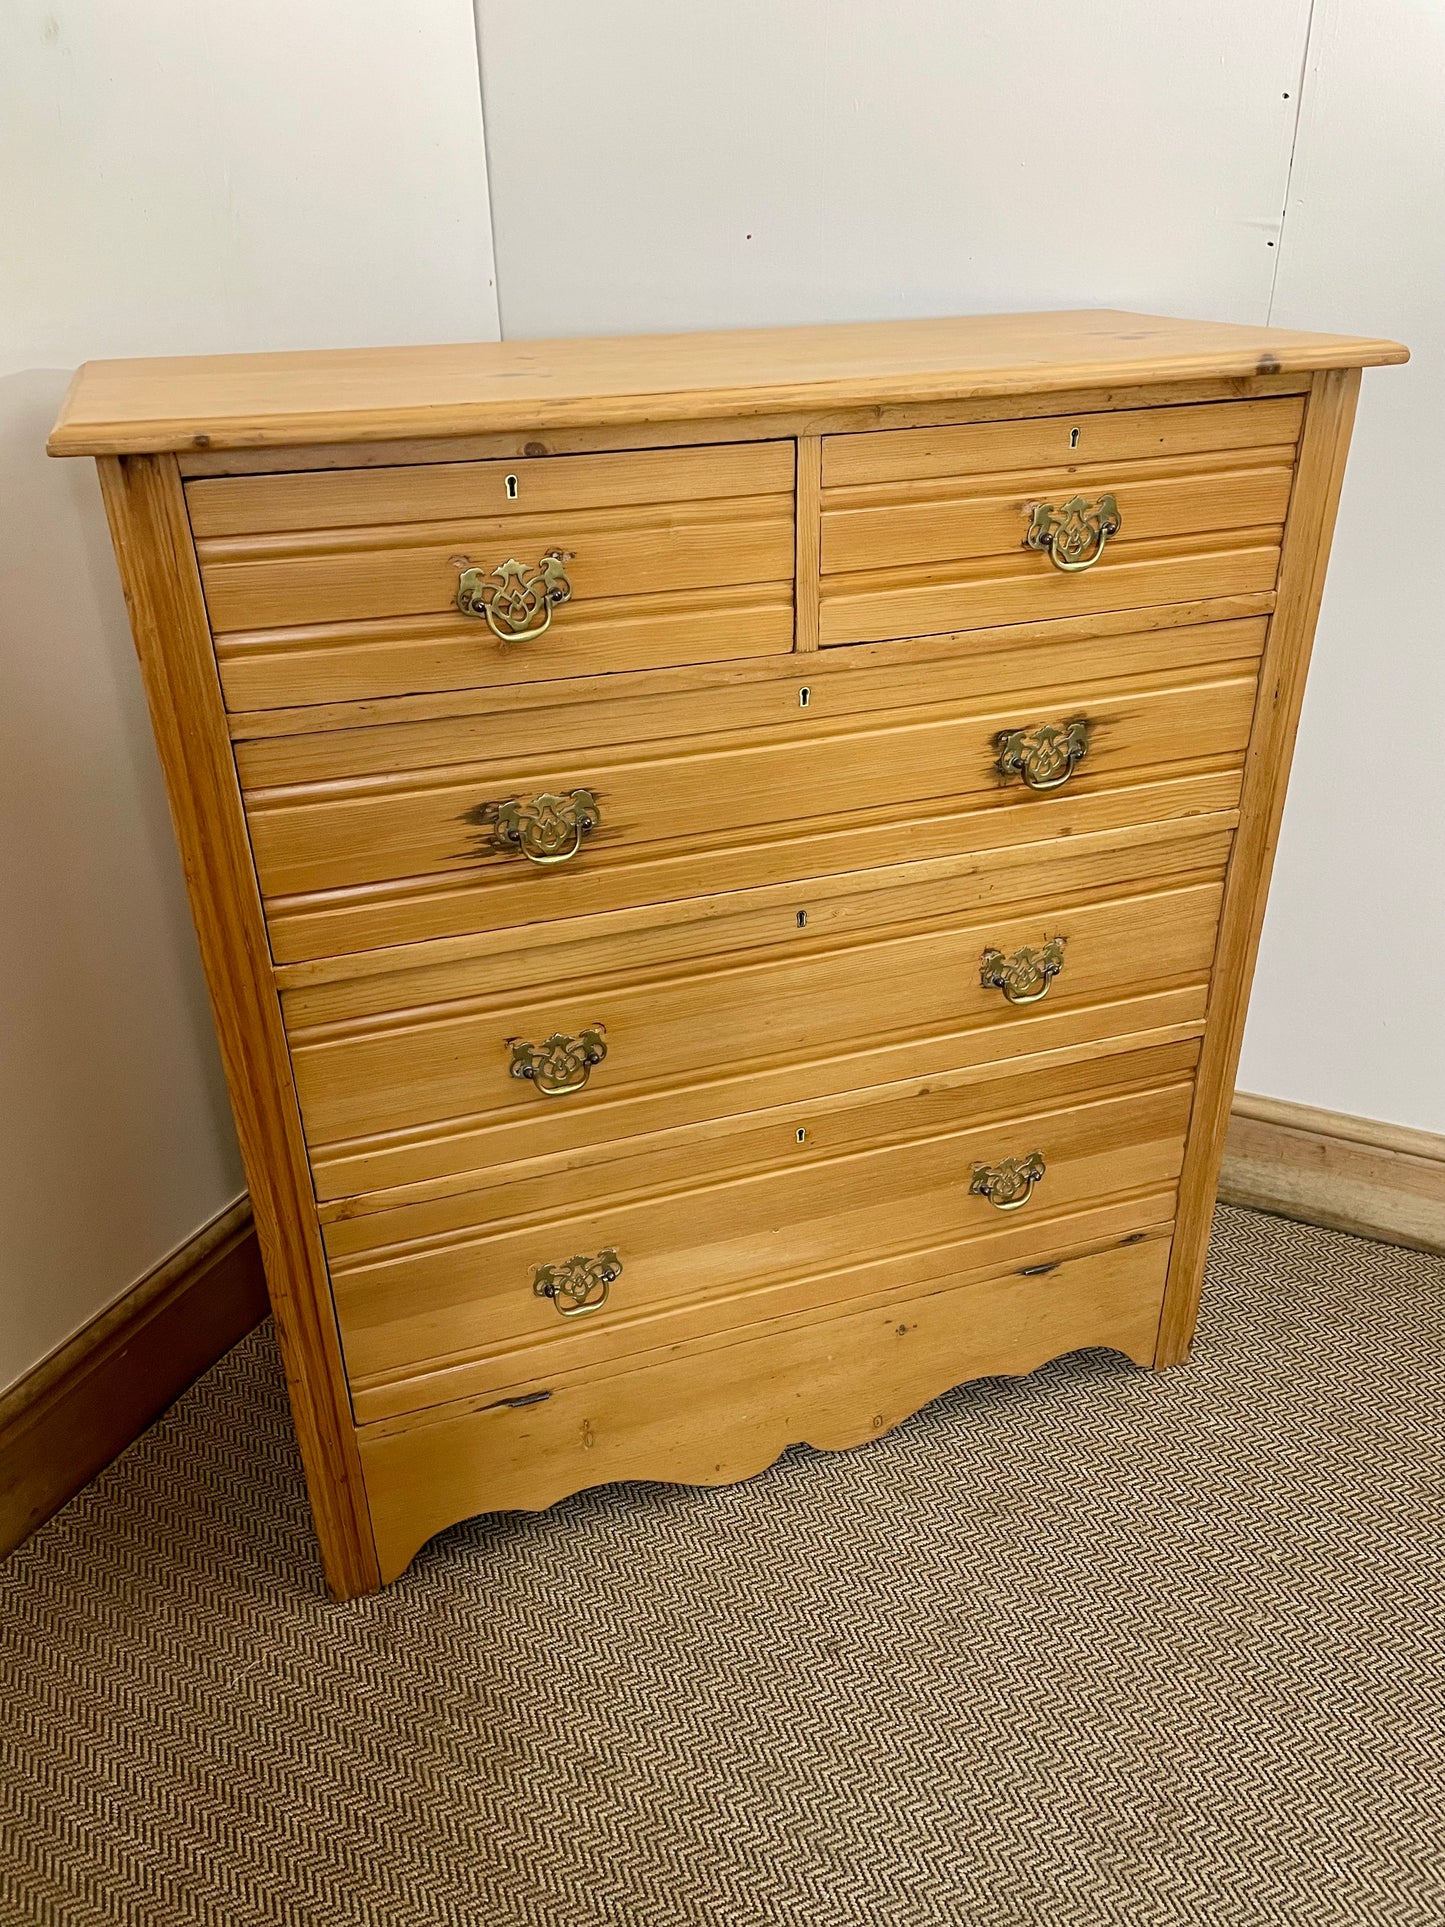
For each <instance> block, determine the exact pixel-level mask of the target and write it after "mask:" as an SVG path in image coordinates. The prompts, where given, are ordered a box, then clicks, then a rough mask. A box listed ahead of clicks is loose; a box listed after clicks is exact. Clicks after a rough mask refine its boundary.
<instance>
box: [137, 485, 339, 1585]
mask: <svg viewBox="0 0 1445 1927" xmlns="http://www.w3.org/2000/svg"><path fill="white" fill-rule="evenodd" d="M100 477H101V488H102V491H103V493H104V496H105V505H106V513H107V515H108V516H109V518H110V529H111V537H112V540H113V541H114V543H115V550H116V556H117V559H118V561H119V563H120V570H121V578H122V581H123V582H124V584H125V591H126V602H127V605H128V607H129V610H130V618H131V628H132V631H133V633H134V636H135V642H136V649H137V651H138V653H139V656H140V662H141V672H142V675H143V677H144V680H145V687H146V696H147V699H148V701H149V704H150V713H151V723H152V727H153V728H154V730H155V736H156V742H157V745H158V747H159V749H160V755H161V762H162V765H163V767H164V769H165V773H166V784H167V789H168V791H169V794H170V803H171V817H172V822H173V824H174V826H175V832H176V841H177V843H178V844H179V846H180V851H181V861H182V863H183V864H184V866H185V871H186V882H187V885H188V887H189V890H190V895H191V907H192V911H193V914H194V916H195V920H196V931H197V935H198V937H199V939H200V948H201V961H202V964H203V965H204V967H205V972H206V982H207V985H208V987H209V990H210V994H211V1007H212V1012H213V1014H214V1017H215V1021H216V1032H217V1036H218V1037H219V1039H220V1045H221V1056H222V1061H223V1062H224V1064H225V1068H226V1078H227V1083H228V1085H229V1087H230V1093H231V1104H232V1108H233V1110H234V1112H235V1117H236V1129H237V1133H238V1135H239V1137H240V1142H241V1154H242V1157H243V1158H244V1160H245V1165H246V1175H247V1180H248V1182H249V1185H250V1192H251V1202H252V1207H253V1210H254V1213H255V1221H256V1232H257V1236H258V1238H259V1240H260V1244H261V1254H262V1258H263V1261H264V1263H265V1267H266V1282H267V1286H268V1288H269V1291H270V1295H271V1304H272V1308H273V1310H274V1312H275V1316H276V1329H277V1334H278V1337H279V1340H280V1344H281V1353H282V1357H283V1359H284V1361H285V1365H286V1375H287V1382H288V1384H289V1386H290V1391H291V1408H292V1412H293V1414H294V1416H295V1421H296V1432H297V1438H298V1440H299V1442H300V1446H301V1456H302V1460H303V1462H304V1464H305V1467H306V1478H307V1486H308V1489H309V1491H310V1494H311V1504H312V1514H313V1517H314V1519H315V1522H316V1532H317V1537H318V1539H319V1541H320V1544H321V1554H322V1559H323V1561H324V1564H325V1567H326V1575H327V1579H328V1581H329V1582H330V1584H331V1587H332V1589H333V1591H334V1592H335V1593H336V1594H337V1596H338V1597H339V1598H346V1597H350V1596H351V1595H353V1594H355V1593H359V1592H367V1591H370V1590H372V1589H374V1588H375V1586H376V1584H377V1566H376V1551H375V1547H374V1545H373V1543H372V1538H371V1526H370V1520H369V1516H368V1512H367V1503H366V1495H365V1491H364V1488H363V1484H362V1479H361V1466H360V1461H359V1459H358V1457H357V1450H356V1440H355V1433H354V1430H353V1427H352V1422H351V1412H350V1402H349V1398H348V1393H347V1387H346V1377H345V1371H344V1368H343V1365H342V1359H341V1348H340V1344H339V1341H338V1339H337V1334H336V1322H335V1314H334V1312H333V1309H332V1305H331V1297H330V1291H329V1288H328V1282H327V1276H326V1261H325V1254H324V1253H323V1251H322V1248H321V1239H320V1234H319V1231H318V1229H317V1225H316V1219H315V1212H314V1207H313V1204H312V1199H311V1184H310V1175H309V1172H308V1169H307V1164H306V1150H305V1143H304V1140H303V1138H302V1135H301V1119H300V1115H299V1113H298V1111H297V1109H296V1096H295V1091H294V1089H293V1087H292V1083H291V1069H290V1063H289V1060H288V1058H287V1055H286V1044H285V1036H284V1033H283V1031H282V1028H281V1012H280V1006H279V1003H278V1001H277V997H276V992H275V988H274V986H273V984H272V982H271V969H270V966H271V959H270V953H269V951H268V950H267V947H266V934H265V925H264V923H263V921H262V916H261V905H260V900H259V897H258V895H257V889H256V877H255V871H254V869H253V868H252V863H251V854H250V850H249V848H248V846H247V841H246V830H245V821H244V817H243V815H242V812H241V801H240V792H239V790H238V788H237V785H236V773H235V767H234V765H233V763H232V759H231V756H230V754H229V751H228V749H227V747H226V736H225V716H224V711H223V708H222V703H221V691H220V686H219V683H218V682H217V680H216V668H215V660H214V657H213V656H212V653H211V645H210V637H209V635H208V633H207V630H206V622H205V610H204V606H203V604H202V600H201V587H200V578H199V576H198V574H197V571H196V563H195V556H194V553H193V551H192V548H191V543H190V531H189V527H188V525H187V522H186V514H185V503H184V500H183V498H182V493H181V481H180V477H179V475H178V474H177V472H176V466H175V462H174V461H173V460H172V459H171V458H170V457H167V456H159V457H150V456H140V457H130V458H125V459H115V460H111V459H107V460H105V461H103V462H102V463H101V464H100Z"/></svg>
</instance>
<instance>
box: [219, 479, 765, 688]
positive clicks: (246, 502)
mask: <svg viewBox="0 0 1445 1927" xmlns="http://www.w3.org/2000/svg"><path fill="white" fill-rule="evenodd" d="M794 468H795V453H794V447H793V444H792V443H791V442H753V443H738V444H731V445H727V446H722V447H712V448H700V449H691V448H684V449H641V450H632V451H627V452H623V453H618V454H611V455H552V456H542V457H536V458H530V459H517V460H514V461H507V462H502V461H483V462H459V463H438V464H433V465H426V466H418V467H410V468H383V469H343V470H331V471H323V472H306V473H300V474H287V475H255V476H228V477H217V478H214V479H206V480H200V481H193V482H191V483H189V484H188V485H187V491H186V498H187V502H188V504H189V509H190V515H191V525H192V529H193V531H194V533H195V536H196V553H197V556H198V558H199V561H200V566H201V581H202V586H203V588H204V591H205V597H206V607H207V611H208V614H209V617H210V622H211V628H212V631H213V633H214V635H215V639H216V655H217V660H218V662H219V666H220V673H221V684H222V688H223V690H224V693H225V697H226V702H227V705H228V706H229V707H230V708H231V709H242V710H244V709H265V708H282V707H287V706H290V705H294V704H304V703H320V702H342V701H348V700H352V699H356V698H373V697H386V696H398V695H405V694H410V693H415V692H420V691H436V690H446V689H463V688H471V687H485V686H488V685H495V684H505V683H515V682H531V681H538V680H546V679H549V678H553V677H564V676H579V675H587V674H591V673H594V672H596V671H606V670H617V669H639V668H647V667H651V666H653V665H656V664H665V663H696V662H710V661H716V660H720V659H727V658H736V657H744V656H757V655H767V654H773V653H778V652H783V651H786V650H788V649H790V648H791V646H792V633H793V559H794V543H795V536H794V528H793V483H794ZM464 572H467V573H466V580H465V582H464V580H463V575H464ZM463 589H465V590H466V591H467V600H468V602H469V604H470V607H471V610H472V613H470V614H467V613H463V612H462V611H461V610H460V609H459V607H458V594H459V591H460V590H463Z"/></svg>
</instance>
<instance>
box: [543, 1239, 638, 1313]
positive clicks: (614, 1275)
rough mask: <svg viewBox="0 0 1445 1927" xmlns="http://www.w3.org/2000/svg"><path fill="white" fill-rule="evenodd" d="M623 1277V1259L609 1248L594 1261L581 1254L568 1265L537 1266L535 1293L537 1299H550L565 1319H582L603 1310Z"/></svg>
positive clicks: (568, 1260)
mask: <svg viewBox="0 0 1445 1927" xmlns="http://www.w3.org/2000/svg"><path fill="white" fill-rule="evenodd" d="M621 1276H622V1260H621V1259H620V1258H619V1257H618V1255H617V1253H616V1251H615V1250H614V1249H613V1248H612V1246H611V1245H609V1246H608V1247H607V1249H606V1250H605V1251H599V1252H598V1254H597V1256H596V1257H595V1258H587V1257H584V1256H583V1255H582V1253H581V1252H578V1253H577V1254H576V1255H575V1256H573V1257H571V1258H569V1259H567V1261H566V1263H565V1264H560V1265H537V1266H536V1267H535V1268H534V1269H533V1272H532V1290H533V1293H534V1294H535V1295H536V1296H537V1297H538V1298H550V1299H551V1300H552V1303H553V1304H554V1305H555V1306H556V1307H557V1309H558V1311H559V1312H561V1314H562V1316H563V1317H564V1318H580V1317H581V1316H582V1315H583V1313H584V1312H589V1311H601V1309H602V1307H603V1306H604V1305H605V1304H606V1303H607V1294H608V1292H609V1291H610V1290H611V1289H612V1286H613V1283H614V1282H615V1280H617V1279H618V1278H620V1277H621Z"/></svg>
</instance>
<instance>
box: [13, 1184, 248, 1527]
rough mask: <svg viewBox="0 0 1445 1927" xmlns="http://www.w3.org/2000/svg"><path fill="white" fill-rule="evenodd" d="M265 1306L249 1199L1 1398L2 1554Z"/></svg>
mask: <svg viewBox="0 0 1445 1927" xmlns="http://www.w3.org/2000/svg"><path fill="white" fill-rule="evenodd" d="M266 1311H267V1302H266V1281H265V1277H264V1275H263V1273H262V1270H261V1254H260V1252H259V1250H258V1249H257V1245H256V1233H255V1229H254V1227H253V1225H252V1222H251V1206H250V1201H249V1200H248V1199H246V1198H241V1199H239V1200H238V1201H237V1202H236V1203H235V1204H233V1205H229V1206H228V1207H227V1208H226V1209H225V1210H224V1211H223V1212H221V1214H220V1215H219V1217H216V1218H213V1219H212V1220H211V1222H210V1223H209V1224H207V1225H203V1226H202V1228H201V1229H200V1230H199V1231H198V1232H197V1233H196V1235H195V1236H194V1237H193V1238H191V1239H189V1240H188V1241H187V1242H186V1243H185V1244H184V1245H182V1246H181V1248H180V1250H179V1251H176V1252H173V1253H172V1254H171V1256H170V1257H169V1258H166V1259H165V1260H163V1261H162V1263H160V1264H159V1265H157V1266H156V1268H155V1269H154V1270H153V1271H151V1272H148V1273H147V1274H146V1276H145V1277H144V1278H142V1279H141V1280H140V1282H139V1283H138V1284H136V1285H134V1286H132V1288H131V1289H130V1290H129V1291H128V1292H126V1294H125V1296H124V1297H123V1298H121V1299H120V1300H118V1302H117V1303H115V1304H113V1305H109V1306H107V1307H106V1309H105V1310H104V1311H103V1312H101V1313H99V1314H98V1315H97V1316H96V1317H95V1318H92V1319H91V1321H90V1323H89V1324H88V1325H85V1326H83V1327H82V1328H81V1330H80V1331H78V1332H77V1333H76V1334H75V1336H74V1337H73V1338H70V1339H67V1340H66V1342H65V1343H64V1344H63V1345H62V1346H60V1347H59V1349H58V1350H56V1351H54V1352H52V1353H51V1354H50V1356H49V1357H48V1358H43V1359H42V1360H41V1361H40V1363H39V1364H38V1365H36V1366H35V1367H34V1368H33V1370H31V1371H29V1372H27V1373H26V1375H25V1377H24V1378H22V1379H21V1380H20V1381H19V1383H18V1384H16V1385H14V1386H12V1387H11V1388H10V1390H9V1391H8V1392H6V1393H4V1394H3V1396H0V1555H3V1554H4V1553H7V1552H9V1551H11V1550H12V1548H13V1547H15V1546H17V1545H19V1544H20V1542H21V1541H22V1540H23V1539H26V1538H28V1537H29V1535H30V1534H31V1533H32V1532H33V1531H34V1530H35V1528H36V1526H38V1525H40V1524H41V1523H42V1521H44V1520H46V1519H48V1518H49V1517H50V1515H51V1514H52V1513H53V1512H57V1511H58V1510H59V1509H60V1507H61V1506H63V1505H64V1504H65V1502H66V1500H67V1499H69V1498H71V1497H73V1496H74V1494H75V1493H77V1492H78V1491H79V1490H80V1489H81V1487H82V1486H83V1485H86V1484H87V1483H88V1482H89V1481H90V1480H91V1479H93V1478H94V1477H95V1475H96V1474H97V1473H98V1472H100V1471H102V1470H103V1469H104V1467H105V1466H107V1465H109V1463H110V1462H111V1460H112V1459H113V1458H115V1457H116V1456H117V1455H118V1454H119V1453H121V1452H123V1451H124V1450H125V1448H126V1447H127V1446H128V1445H130V1444H131V1443H132V1442H133V1441H134V1440H135V1439H136V1438H138V1437H139V1436H140V1434H141V1433H142V1432H144V1431H145V1429H146V1427H147V1426H148V1425H150V1424H151V1423H152V1421H153V1420H155V1419H156V1418H158V1417H159V1415H160V1414H161V1413H162V1412H163V1411H164V1410H165V1409H166V1407H167V1406H168V1405H170V1404H171V1403H172V1402H173V1400H175V1399H176V1398H178V1397H179V1395H180V1394H181V1393H182V1392H183V1391H184V1390H185V1389H186V1387H187V1386H188V1385H189V1384H191V1383H192V1381H193V1380H195V1379H197V1378H199V1377H200V1375H201V1373H202V1372H204V1371H206V1370H207V1369H208V1367H210V1366H211V1365H213V1364H214V1363H215V1361H216V1360H217V1359H218V1358H220V1357H221V1356H222V1355H223V1354H224V1353H226V1352H227V1351H229V1350H230V1348H231V1346H232V1345H234V1344H235V1343H236V1341H237V1339H239V1338H242V1337H244V1336H245V1334H246V1333H247V1332H248V1331H250V1330H251V1328H252V1327H253V1326H254V1325H256V1324H259V1322H260V1321H261V1319H262V1318H264V1317H265V1315H266Z"/></svg>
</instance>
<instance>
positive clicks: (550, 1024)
mask: <svg viewBox="0 0 1445 1927" xmlns="http://www.w3.org/2000/svg"><path fill="white" fill-rule="evenodd" d="M1230 840H1231V838H1230V833H1229V831H1228V830H1214V831H1212V832H1207V831H1202V830H1201V831H1195V832H1192V833H1190V834H1188V835H1186V836H1180V837H1178V838H1173V839H1167V840H1165V839H1158V838H1156V839H1153V840H1151V841H1149V842H1145V843H1141V844H1139V845H1138V846H1136V847H1135V848H1134V849H1132V850H1131V849H1130V848H1129V847H1128V845H1127V844H1126V845H1124V846H1123V847H1113V846H1112V840H1110V839H1104V841H1105V842H1106V843H1109V844H1110V847H1109V848H1107V849H1104V850H1098V851H1089V852H1084V851H1075V850H1073V849H1071V848H1070V847H1069V846H1068V844H1065V846H1064V847H1063V848H1062V849H1059V848H1057V847H1055V846H1052V845H1043V846H1041V849H1040V853H1039V854H1038V855H1037V856H1036V857H1035V859H1034V860H1033V861H1032V862H1028V863H1019V862H1016V863H1015V864H1014V865H1013V867H1012V869H1010V868H1008V867H1006V866H1005V865H1003V864H1000V865H998V866H997V868H996V869H994V870H987V866H980V865H979V864H978V863H977V862H976V861H973V862H967V863H960V864H957V865H955V866H953V873H952V874H944V875H934V876H932V877H928V878H917V877H913V876H911V875H908V874H907V873H906V872H905V873H904V874H903V875H902V876H900V875H899V873H898V872H897V871H895V870H883V871H875V872H868V873H866V874H865V875H864V876H862V877H857V878H848V879H845V881H846V882H847V884H848V885H849V889H848V891H847V893H846V894H844V893H843V892H841V891H839V890H837V889H830V890H827V891H820V892H818V893H817V894H810V893H807V892H802V891H800V892H799V893H798V896H797V902H796V904H792V903H788V902H777V901H769V902H767V903H764V904H760V905H758V906H756V907H753V906H751V905H749V903H748V901H747V894H745V895H744V898H743V900H742V901H741V902H739V901H737V900H736V899H733V898H726V899H721V900H719V899H709V898H704V899H702V900H701V901H700V902H699V903H697V904H695V905H693V906H691V910H692V915H691V916H690V917H688V918H687V919H683V918H681V917H680V916H678V915H677V914H676V913H674V915H673V916H672V918H671V919H670V920H669V921H668V922H667V923H666V924H662V925H659V926H658V927H657V928H655V929H652V930H641V931H637V930H633V931H629V932H627V933H624V934H619V935H618V936H616V937H614V938H612V939H610V940H609V939H607V938H605V937H603V936H600V935H599V934H598V933H597V932H596V931H595V930H594V931H589V933H588V934H587V935H586V936H583V937H569V934H568V930H567V926H566V925H565V924H563V925H561V926H559V927H558V929H557V930H556V932H555V933H554V938H553V941H552V942H551V943H550V944H549V945H548V946H547V947H546V948H545V949H544V950H541V951H537V950H532V949H515V948H510V947H509V946H508V945H507V944H506V942H505V940H503V941H500V942H497V943H493V944H490V945H489V946H488V948H487V950H486V951H485V952H484V953H480V954H477V955H474V956H472V957H469V958H467V959H465V960H448V961H441V962H433V963H428V962H427V961H426V959H425V957H424V955H420V956H418V955H413V956H412V957H411V960H410V962H409V963H407V965H406V967H405V968H398V969H397V970H395V971H393V972H390V973H387V974H384V975H379V974H371V975H367V976H364V977H358V978H354V979H349V980H347V979H343V980H342V981H339V982H335V983H325V984H320V985H317V986H315V987H311V988H307V987H305V986H302V987H299V988H297V989H295V990H288V991H286V992H285V993H284V994H283V998H282V1006H283V1011H284V1015H285V1020H286V1025H287V1031H288V1035H289V1038H290V1043H291V1050H292V1065H293V1069H294V1072H295V1078H296V1089H297V1094H298V1097H299V1099H300V1103H301V1113H302V1121H303V1124H304V1127H305V1132H306V1137H307V1142H308V1145H309V1148H310V1154H311V1164H312V1172H313V1176H314V1179H315V1184H316V1192H317V1196H318V1197H320V1198H322V1199H331V1198H339V1197H346V1196H350V1195H354V1194H356V1193H358V1192H362V1191H373V1190H380V1189H384V1188H386V1187H388V1186H394V1185H403V1184H413V1183H418V1182H421V1181H424V1180H429V1179H436V1178H443V1177H450V1176H455V1175H458V1174H462V1173H466V1172H469V1171H475V1170H480V1169H483V1168H486V1167H490V1166H494V1165H497V1164H501V1163H504V1162H507V1161H509V1160H516V1159H529V1158H539V1157H547V1156H554V1155H556V1154H559V1153H572V1152H576V1151H579V1150H583V1149H586V1148H588V1147H597V1148H598V1149H599V1150H600V1149H602V1148H604V1147H605V1146H606V1145H607V1144H608V1143H609V1142H613V1141H616V1140H618V1139H621V1138H636V1137H639V1136H641V1135H642V1134H644V1133H656V1132H664V1131H669V1130H673V1129H676V1128H679V1127H684V1126H695V1125H698V1124H702V1123H707V1122H711V1121H713V1120H717V1119H722V1118H728V1117H733V1116H737V1115H738V1114H740V1113H744V1112H750V1111H754V1110H759V1109H763V1108H765V1107H767V1106H769V1105H777V1104H787V1103H795V1102H798V1101H800V1100H802V1099H807V1098H814V1097H827V1096H832V1095H835V1094H837V1093H841V1092H844V1091H847V1090H850V1089H857V1088H859V1087H860V1086H864V1085H871V1084H881V1083H887V1082H892V1081H895V1080H898V1079H901V1078H905V1077H908V1076H913V1075H925V1074H929V1073H938V1074H943V1073H947V1072H954V1071H959V1070H961V1069H964V1068H966V1067H968V1066H970V1065H976V1064H980V1063H986V1062H988V1061H990V1060H992V1059H997V1058H1000V1057H1021V1056H1025V1055H1027V1054H1029V1053H1030V1052H1038V1051H1053V1050H1065V1049H1074V1048H1077V1047H1079V1046H1081V1045H1085V1044H1088V1043H1092V1042H1097V1041H1098V1040H1100V1039H1105V1038H1110V1037H1120V1036H1124V1035H1127V1034H1128V1033H1130V1032H1139V1031H1145V1030H1151V1029H1155V1028H1159V1027H1181V1026H1194V1027H1196V1028H1197V1027H1201V1026H1202V1023H1203V1018H1204V1007H1205V998H1206V989H1207V980H1208V975H1209V968H1210V963H1211V959H1212V957H1213V954H1214V943H1215V931H1216V926H1217V923H1218V916H1219V903H1220V897H1221V893H1222V880H1223V875H1224V867H1225V863H1226V861H1227V859H1228V853H1229V845H1230ZM981 868H984V869H985V870H986V871H987V874H986V878H985V877H981V876H980V873H979V872H980V869H981ZM1111 871H1112V881H1111V877H1110V873H1111ZM748 894H753V895H756V894H759V893H748ZM766 894H767V896H768V897H769V898H775V897H776V894H777V893H775V892H769V893H766ZM988 898H992V899H993V901H995V902H996V903H997V904H998V905H999V906H1000V908H998V909H997V910H993V911H989V910H987V909H985V907H984V905H985V900H986V899H988ZM425 948H426V947H425V946H423V947H422V949H423V950H425ZM406 954H407V953H403V957H405V956H406Z"/></svg>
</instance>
